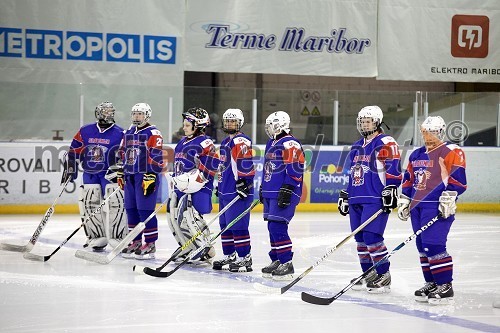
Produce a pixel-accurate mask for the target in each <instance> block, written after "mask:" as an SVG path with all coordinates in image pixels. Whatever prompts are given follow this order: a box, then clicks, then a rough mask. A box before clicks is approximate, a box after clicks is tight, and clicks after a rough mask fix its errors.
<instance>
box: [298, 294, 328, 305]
mask: <svg viewBox="0 0 500 333" xmlns="http://www.w3.org/2000/svg"><path fill="white" fill-rule="evenodd" d="M300 298H301V299H302V300H303V301H304V302H306V303H311V304H316V305H329V304H331V303H332V302H333V299H332V298H322V297H318V296H314V295H311V294H308V293H306V292H302V293H301V295H300Z"/></svg>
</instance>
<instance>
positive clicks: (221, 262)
mask: <svg viewBox="0 0 500 333" xmlns="http://www.w3.org/2000/svg"><path fill="white" fill-rule="evenodd" d="M227 203H228V202H227V201H226V200H224V199H220V198H219V211H221V210H223V209H224V207H225V206H226V204H227ZM235 204H236V203H235ZM233 207H234V206H233ZM231 215H232V214H230V213H229V212H226V213H224V214H222V215H221V216H220V217H219V226H220V229H221V230H223V229H224V228H225V227H226V226H227V222H226V221H229V222H231V221H232V219H231ZM238 223H239V222H238ZM221 245H222V253H223V255H224V256H223V257H222V258H221V259H218V260H215V261H214V263H213V265H212V268H213V269H215V270H222V269H223V268H224V266H228V265H229V264H230V263H232V262H234V261H235V260H236V256H237V254H236V251H235V249H234V238H233V231H232V230H231V229H229V230H226V231H225V232H223V233H222V234H221Z"/></svg>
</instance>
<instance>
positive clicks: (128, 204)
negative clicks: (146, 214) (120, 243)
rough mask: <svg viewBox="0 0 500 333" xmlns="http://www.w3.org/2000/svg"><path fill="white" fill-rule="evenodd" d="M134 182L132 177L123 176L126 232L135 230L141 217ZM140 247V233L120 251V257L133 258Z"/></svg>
mask: <svg viewBox="0 0 500 333" xmlns="http://www.w3.org/2000/svg"><path fill="white" fill-rule="evenodd" d="M135 192H136V180H135V177H134V175H125V187H124V200H125V211H126V212H127V224H128V230H129V231H130V230H132V229H134V228H135V226H136V225H137V224H139V222H141V216H140V215H139V210H138V209H137V204H136V198H135ZM141 245H142V233H140V234H139V235H137V236H136V237H135V238H134V239H133V240H132V242H130V244H129V245H128V246H127V247H126V248H124V249H123V250H122V257H124V258H133V257H134V254H135V251H137V249H139V248H140V247H141Z"/></svg>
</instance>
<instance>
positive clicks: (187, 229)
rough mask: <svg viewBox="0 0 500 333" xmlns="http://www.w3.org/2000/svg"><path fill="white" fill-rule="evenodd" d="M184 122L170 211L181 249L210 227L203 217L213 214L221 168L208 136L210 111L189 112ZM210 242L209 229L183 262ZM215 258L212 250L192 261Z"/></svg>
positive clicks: (197, 108) (204, 260)
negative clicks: (214, 195)
mask: <svg viewBox="0 0 500 333" xmlns="http://www.w3.org/2000/svg"><path fill="white" fill-rule="evenodd" d="M182 118H183V131H184V134H185V137H183V138H182V139H181V140H180V141H179V142H178V143H177V145H176V146H175V150H174V152H175V158H174V174H173V178H172V181H173V184H174V185H175V187H176V188H175V190H174V191H171V192H170V193H169V198H170V200H169V203H168V208H167V217H168V223H169V227H170V229H171V231H172V233H173V235H174V238H175V239H176V240H177V242H178V243H179V245H180V246H182V245H184V244H186V242H187V241H189V240H190V239H191V238H192V237H193V236H194V235H195V234H197V233H198V232H199V231H201V230H202V229H203V228H204V227H205V226H206V222H205V220H204V219H203V214H209V213H210V212H211V211H212V191H213V181H214V175H215V173H216V171H217V167H218V164H219V156H218V154H217V152H216V150H215V146H214V143H213V141H212V140H211V139H210V138H209V137H207V136H206V135H205V128H206V127H207V125H208V124H209V123H210V118H209V116H208V113H207V111H206V110H204V109H202V108H200V107H193V108H189V109H188V110H187V111H185V112H183V114H182ZM209 240H210V230H209V229H208V228H206V229H205V230H204V231H203V233H202V234H201V235H200V236H199V237H198V238H196V239H195V241H194V242H192V243H191V245H190V247H189V248H187V249H186V250H185V251H183V252H181V253H180V255H179V257H178V259H179V260H182V259H183V257H184V256H185V255H187V253H188V252H190V251H193V250H196V249H198V248H199V247H201V246H203V245H205V243H206V242H208V241H209ZM214 256H215V249H214V248H213V246H209V247H207V248H206V249H205V250H203V251H201V252H200V253H199V255H197V256H195V257H193V258H191V259H192V260H191V263H194V264H200V263H210V259H211V258H213V257H214Z"/></svg>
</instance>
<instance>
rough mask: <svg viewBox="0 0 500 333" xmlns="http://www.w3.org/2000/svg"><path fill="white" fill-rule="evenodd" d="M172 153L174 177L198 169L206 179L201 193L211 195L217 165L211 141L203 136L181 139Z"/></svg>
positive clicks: (216, 155)
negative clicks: (173, 155) (173, 154)
mask: <svg viewBox="0 0 500 333" xmlns="http://www.w3.org/2000/svg"><path fill="white" fill-rule="evenodd" d="M174 152H175V160H174V176H178V175H180V174H182V173H185V172H188V171H191V170H192V169H194V168H198V169H199V170H200V171H202V172H203V174H204V175H205V177H206V178H207V179H208V182H207V183H206V184H205V186H203V188H202V189H201V191H205V192H210V193H212V190H213V188H214V185H213V182H214V175H215V172H216V171H217V167H218V165H219V155H218V154H217V152H216V150H215V146H214V143H213V141H212V139H210V138H208V137H207V136H205V135H198V136H196V137H194V138H188V137H183V138H182V139H181V141H179V143H177V145H176V146H175V150H174Z"/></svg>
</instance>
